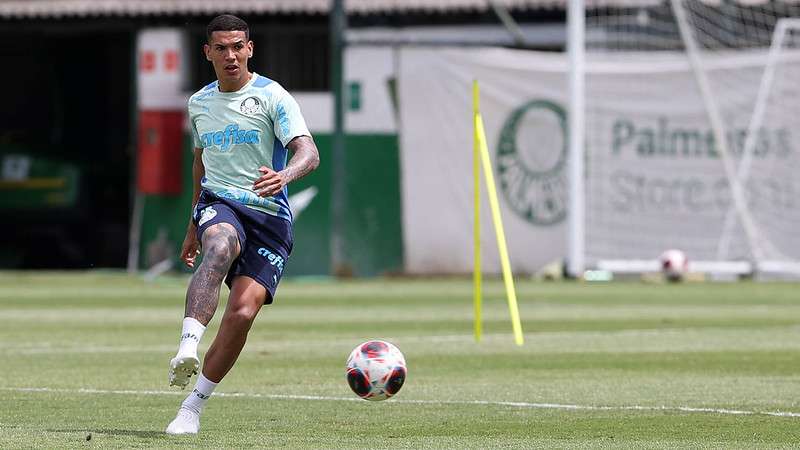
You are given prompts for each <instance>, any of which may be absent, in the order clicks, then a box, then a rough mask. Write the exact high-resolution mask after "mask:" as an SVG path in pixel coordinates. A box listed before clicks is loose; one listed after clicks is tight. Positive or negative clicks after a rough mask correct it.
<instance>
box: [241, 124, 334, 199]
mask: <svg viewBox="0 0 800 450" xmlns="http://www.w3.org/2000/svg"><path fill="white" fill-rule="evenodd" d="M286 148H287V149H289V151H290V152H291V153H292V157H291V159H289V163H288V164H287V165H286V167H285V168H284V169H283V170H280V171H278V172H276V171H274V170H272V169H270V168H269V167H267V166H261V167H259V168H258V171H259V172H260V173H261V176H260V177H258V178H257V179H256V181H255V183H254V184H253V190H254V191H255V192H256V193H257V194H258V195H259V197H269V196H272V195H276V194H277V193H278V192H280V191H281V190H283V188H284V187H286V185H287V184H289V183H291V182H292V181H294V180H297V179H300V178H303V177H304V176H306V175H308V174H309V173H311V172H312V171H313V170H314V169H316V168H317V166H319V150H317V145H316V144H315V143H314V139H312V138H311V136H297V137H295V138H294V139H292V140H291V141H289V143H288V144H286Z"/></svg>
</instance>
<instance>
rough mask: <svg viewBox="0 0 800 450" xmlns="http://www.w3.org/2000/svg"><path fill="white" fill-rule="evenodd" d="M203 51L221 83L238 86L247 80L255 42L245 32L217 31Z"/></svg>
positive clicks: (212, 34)
mask: <svg viewBox="0 0 800 450" xmlns="http://www.w3.org/2000/svg"><path fill="white" fill-rule="evenodd" d="M203 50H204V51H205V53H206V59H208V60H209V61H211V64H213V65H214V72H216V74H217V79H219V81H220V83H224V84H228V85H230V84H234V85H238V84H239V83H238V82H239V81H242V80H245V81H246V80H247V78H248V74H249V71H248V70H247V60H248V59H249V58H250V57H252V56H253V41H248V40H247V37H246V36H245V34H244V31H215V32H213V33H211V42H209V43H208V44H206V45H204V46H203ZM242 84H244V83H242Z"/></svg>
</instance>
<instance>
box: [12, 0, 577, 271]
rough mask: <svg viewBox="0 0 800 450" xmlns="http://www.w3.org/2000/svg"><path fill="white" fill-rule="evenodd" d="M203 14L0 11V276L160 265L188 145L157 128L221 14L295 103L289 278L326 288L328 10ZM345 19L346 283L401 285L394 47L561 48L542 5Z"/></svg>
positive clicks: (558, 11)
mask: <svg viewBox="0 0 800 450" xmlns="http://www.w3.org/2000/svg"><path fill="white" fill-rule="evenodd" d="M217 5H218V2H211V1H200V0H186V1H174V0H173V1H166V0H164V1H159V0H151V1H146V2H129V1H124V0H119V1H102V2H98V1H89V0H85V1H62V0H30V1H0V36H2V39H0V55H1V56H0V57H2V58H3V61H4V64H3V65H4V68H5V70H3V71H1V72H0V81H1V82H2V85H3V86H5V87H6V92H5V93H4V107H3V108H0V168H1V169H2V172H0V191H2V192H0V218H2V221H3V223H5V224H7V225H9V224H10V225H11V226H10V227H8V226H6V227H5V228H6V232H5V233H3V234H2V236H0V267H2V268H89V267H120V268H121V267H125V266H126V265H127V264H128V263H129V259H130V256H131V255H133V256H134V261H135V265H136V266H138V267H150V266H152V265H154V264H156V263H158V262H161V261H163V260H165V259H168V260H169V259H173V260H174V258H175V257H176V255H177V252H178V249H179V246H180V244H181V241H182V239H183V234H184V230H185V226H186V221H187V219H188V215H189V198H190V195H191V184H190V183H191V177H190V164H191V153H190V151H189V149H190V143H189V141H188V139H187V135H186V133H185V132H181V133H179V134H178V137H177V140H176V138H175V131H174V130H175V127H176V126H177V125H176V124H177V123H180V122H181V120H182V119H181V116H180V114H181V113H182V110H183V109H182V107H181V101H182V99H183V98H187V97H188V95H190V94H191V93H192V92H194V91H195V90H197V89H198V88H199V87H201V86H203V85H204V84H206V83H208V82H210V81H212V80H213V78H214V75H213V71H212V69H211V67H210V65H209V64H208V63H207V62H206V61H205V59H204V58H203V57H202V53H201V46H202V44H203V42H204V40H205V36H204V32H205V30H204V27H205V24H206V23H207V22H208V20H210V19H211V18H212V17H213V16H214V15H216V14H217V13H222V12H230V13H234V14H238V15H241V16H242V17H243V18H245V19H246V20H247V21H248V23H249V24H250V25H251V34H252V39H253V40H254V41H255V55H254V58H253V60H252V62H251V68H252V69H253V70H255V71H258V72H260V73H262V74H264V75H266V76H268V77H271V78H273V79H275V80H277V81H279V82H280V83H281V84H283V85H284V86H285V87H286V88H287V89H289V90H290V91H292V92H293V93H295V94H296V97H297V98H298V100H299V102H300V103H301V106H302V108H303V110H304V112H305V114H306V115H307V119H308V122H309V126H310V128H311V130H312V132H313V133H314V136H315V139H316V140H317V143H318V146H319V148H320V151H321V156H322V161H323V164H322V165H321V166H320V169H319V170H318V171H316V172H315V173H313V174H312V175H310V176H309V177H307V178H306V179H303V180H301V181H300V182H298V183H296V184H295V185H293V186H291V192H290V194H301V195H299V196H297V197H295V198H294V200H295V201H296V202H298V203H297V207H298V208H301V209H302V212H301V213H300V214H298V217H297V221H296V224H295V227H296V228H295V230H296V232H295V234H296V242H297V244H296V247H295V249H294V253H293V257H292V264H291V266H290V268H289V270H290V273H291V274H328V273H330V257H331V255H330V225H331V215H330V185H331V183H332V182H333V180H332V179H331V177H332V176H331V170H330V164H328V161H326V160H329V155H330V146H331V132H332V129H333V104H332V103H333V102H332V97H331V92H330V91H331V74H330V68H331V61H330V29H329V17H328V11H329V8H330V2H328V1H327V0H264V1H230V2H226V3H225V5H226V9H225V10H222V9H220V8H219V7H218V6H217ZM346 5H347V10H348V21H349V26H350V29H349V31H348V35H347V39H348V41H349V42H350V43H352V44H353V45H351V46H349V47H348V50H347V52H346V53H345V66H344V73H345V75H344V77H345V81H344V93H345V96H346V101H345V106H346V158H345V159H346V161H345V165H346V170H347V175H348V176H347V181H346V183H345V191H344V192H345V196H346V202H345V204H346V205H347V206H346V214H345V217H346V224H345V228H344V242H345V247H346V249H347V267H346V269H347V270H346V271H347V272H350V273H353V274H355V275H373V274H380V273H393V272H402V271H404V270H405V267H404V262H403V238H402V236H403V230H402V218H401V215H402V206H401V189H400V182H401V181H400V180H401V176H400V171H401V168H400V157H399V144H398V129H399V127H398V118H399V115H398V114H397V100H396V98H397V97H396V75H397V73H398V70H399V69H398V67H397V64H398V57H397V54H398V53H397V52H398V48H399V47H398V46H399V45H400V44H403V45H412V46H413V45H421V46H429V45H442V44H445V43H447V44H450V45H457V46H471V45H479V44H494V45H501V46H508V47H526V48H537V49H544V50H561V49H563V46H564V27H563V20H564V11H563V9H562V8H561V7H560V6H558V4H557V2H553V1H545V0H505V1H501V2H490V1H488V0H487V1H477V0H463V1H436V0H432V1H426V2H401V1H388V0H387V1H371V0H350V1H347V2H346ZM509 18H511V20H510V22H509ZM504 20H505V22H503V21H504ZM148 33H150V34H149V35H148ZM153 33H155V34H153ZM159 33H167V34H163V35H162V34H159ZM146 36H150V39H149V40H147V39H145V37H146ZM159 36H167V38H164V39H159ZM172 44H174V45H172ZM170 45H172V46H171V47H170ZM148 46H149V47H148ZM162 72H163V73H162ZM159 73H161V75H164V76H166V77H167V78H164V79H162V78H159V77H160V76H161V75H159ZM165 74H166V75H165ZM170 74H172V75H170ZM148 76H149V77H150V78H148ZM170 77H171V78H170ZM148 80H149V81H148ZM165 80H166V81H165ZM164 89H167V91H164ZM148 96H149V98H148ZM167 98H171V100H165V99H167ZM162 113H164V114H162ZM170 113H174V114H170ZM176 142H178V144H176ZM432 151H435V150H434V149H432ZM420 164H425V162H424V161H420ZM165 169H166V170H165ZM143 171H144V172H146V173H143ZM151 171H152V172H151ZM137 192H138V193H140V194H141V195H139V196H137ZM137 199H138V200H137ZM131 242H134V245H135V248H133V249H132V248H129V245H130V243H131Z"/></svg>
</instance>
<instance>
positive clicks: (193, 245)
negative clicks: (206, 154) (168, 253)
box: [181, 147, 206, 268]
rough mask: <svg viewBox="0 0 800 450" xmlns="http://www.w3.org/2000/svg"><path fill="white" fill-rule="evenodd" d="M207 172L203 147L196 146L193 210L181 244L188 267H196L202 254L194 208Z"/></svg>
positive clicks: (182, 256)
mask: <svg viewBox="0 0 800 450" xmlns="http://www.w3.org/2000/svg"><path fill="white" fill-rule="evenodd" d="M205 174H206V167H205V166H204V165H203V149H202V148H200V147H195V149H194V161H193V162H192V212H191V213H190V214H189V225H188V226H187V227H186V237H184V238H183V245H182V246H181V260H183V262H184V264H186V266H187V267H190V268H193V267H194V260H195V258H197V255H198V254H200V241H198V240H197V227H196V225H195V224H194V220H192V215H193V214H194V208H195V206H197V201H198V200H199V199H200V189H201V185H200V182H201V180H202V179H203V177H204V176H205Z"/></svg>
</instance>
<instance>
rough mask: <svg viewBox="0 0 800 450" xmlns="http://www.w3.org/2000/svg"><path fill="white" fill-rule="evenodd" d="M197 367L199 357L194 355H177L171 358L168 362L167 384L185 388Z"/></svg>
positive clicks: (198, 365)
mask: <svg viewBox="0 0 800 450" xmlns="http://www.w3.org/2000/svg"><path fill="white" fill-rule="evenodd" d="M199 368H200V359H199V358H197V356H195V355H185V356H181V355H178V356H176V357H174V358H172V360H170V362H169V385H170V386H178V387H180V388H181V389H183V388H185V387H186V385H187V384H189V380H190V379H191V378H192V375H194V374H196V373H197V369H199Z"/></svg>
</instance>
